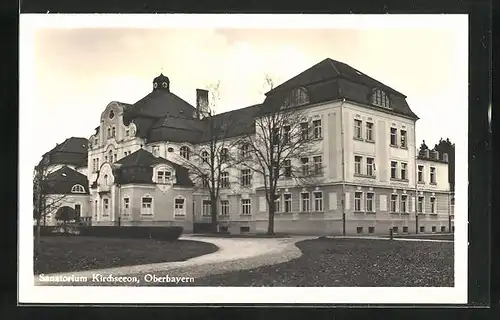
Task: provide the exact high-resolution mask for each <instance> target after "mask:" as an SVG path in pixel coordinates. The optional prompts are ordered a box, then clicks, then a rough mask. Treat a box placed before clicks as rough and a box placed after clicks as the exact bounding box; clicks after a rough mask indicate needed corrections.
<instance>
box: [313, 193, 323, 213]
mask: <svg viewBox="0 0 500 320" xmlns="http://www.w3.org/2000/svg"><path fill="white" fill-rule="evenodd" d="M313 194H314V211H323V192H322V191H314V193H313Z"/></svg>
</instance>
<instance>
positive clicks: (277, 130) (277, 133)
mask: <svg viewBox="0 0 500 320" xmlns="http://www.w3.org/2000/svg"><path fill="white" fill-rule="evenodd" d="M279 142H280V128H274V129H273V144H274V145H277V144H279Z"/></svg>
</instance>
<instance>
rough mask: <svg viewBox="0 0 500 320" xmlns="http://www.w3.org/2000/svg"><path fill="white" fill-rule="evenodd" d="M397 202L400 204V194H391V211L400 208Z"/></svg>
mask: <svg viewBox="0 0 500 320" xmlns="http://www.w3.org/2000/svg"><path fill="white" fill-rule="evenodd" d="M397 204H398V195H397V194H391V212H396V211H397V210H398V208H397Z"/></svg>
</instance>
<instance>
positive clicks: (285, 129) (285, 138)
mask: <svg viewBox="0 0 500 320" xmlns="http://www.w3.org/2000/svg"><path fill="white" fill-rule="evenodd" d="M289 142H290V126H284V127H283V143H289Z"/></svg>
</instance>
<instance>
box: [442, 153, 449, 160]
mask: <svg viewBox="0 0 500 320" xmlns="http://www.w3.org/2000/svg"><path fill="white" fill-rule="evenodd" d="M443 161H444V162H448V154H447V153H443Z"/></svg>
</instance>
